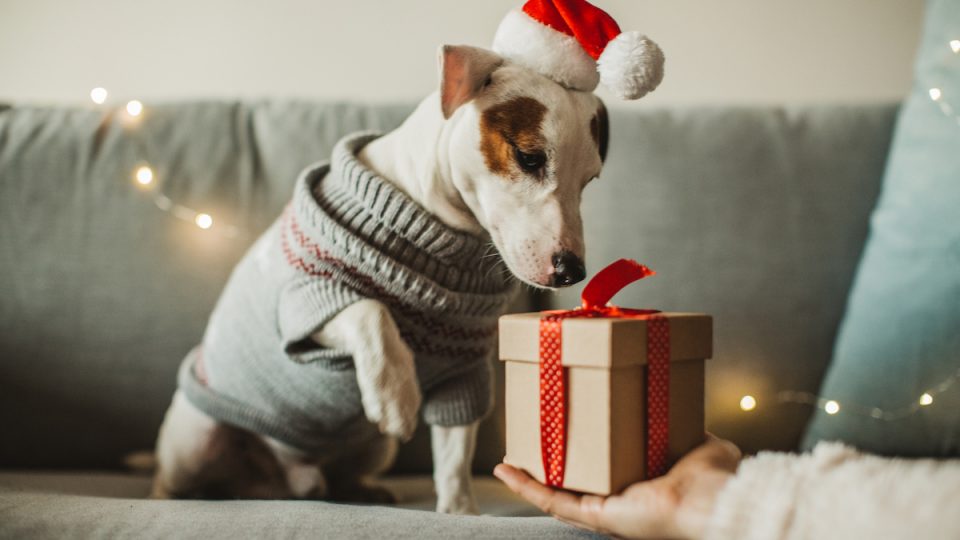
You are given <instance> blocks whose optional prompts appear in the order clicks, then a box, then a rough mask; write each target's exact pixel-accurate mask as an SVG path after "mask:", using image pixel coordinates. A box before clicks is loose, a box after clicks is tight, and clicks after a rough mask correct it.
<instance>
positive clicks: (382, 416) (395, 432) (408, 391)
mask: <svg viewBox="0 0 960 540" xmlns="http://www.w3.org/2000/svg"><path fill="white" fill-rule="evenodd" d="M395 390H396V391H395V392H390V395H386V396H382V397H381V398H380V399H378V400H377V401H378V403H377V404H376V405H373V406H372V407H370V409H372V410H369V411H367V419H368V420H370V421H371V422H373V423H374V424H376V425H377V428H378V429H379V430H380V433H383V434H384V435H388V436H391V437H396V438H398V439H400V440H401V441H408V440H410V437H412V436H413V432H414V431H415V430H416V429H417V417H418V415H419V413H420V402H421V400H422V398H421V396H420V388H418V387H417V382H416V380H413V381H410V382H405V383H403V384H400V385H398V388H396V389H395Z"/></svg>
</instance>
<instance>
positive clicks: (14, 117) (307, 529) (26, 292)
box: [0, 101, 896, 538]
mask: <svg viewBox="0 0 960 540" xmlns="http://www.w3.org/2000/svg"><path fill="white" fill-rule="evenodd" d="M411 110H412V104H402V105H361V104H344V103H308V102H290V101H284V102H280V101H266V102H245V103H235V102H187V103H175V104H158V105H155V106H154V105H151V104H149V103H148V104H147V106H146V108H145V110H144V113H143V114H142V115H141V116H139V117H136V118H131V117H129V116H128V115H126V114H125V113H124V112H123V111H122V109H114V108H95V107H87V108H84V107H73V108H65V107H39V106H13V107H2V108H0V293H2V297H0V298H2V300H0V537H4V538H6V537H9V538H27V537H89V536H98V537H99V536H109V537H137V538H140V537H145V538H152V537H157V538H160V537H165V538H166V537H178V538H180V537H184V538H193V537H197V538H199V537H203V538H212V537H266V536H270V537H273V536H283V537H300V536H321V537H346V536H350V537H377V536H381V535H383V534H389V535H390V536H391V537H400V538H402V537H417V538H422V537H444V538H446V537H453V536H462V537H516V538H523V537H555V538H566V537H582V536H589V535H588V534H587V533H583V532H580V531H578V530H576V529H574V528H571V527H568V526H566V525H564V524H561V523H559V522H556V521H554V520H552V519H551V518H548V517H544V516H542V515H541V514H539V513H538V512H537V511H536V509H535V508H533V507H531V506H530V505H528V504H526V503H524V502H522V501H520V500H518V499H517V498H516V497H514V496H512V495H511V494H509V493H508V492H507V491H506V490H505V489H504V488H503V487H502V486H500V485H499V483H498V482H497V481H495V480H494V479H493V478H492V477H491V476H490V471H491V469H492V467H493V466H494V464H496V463H497V462H498V461H499V459H500V457H502V455H503V417H504V413H503V408H502V375H501V376H500V377H501V378H500V380H499V381H498V398H499V400H500V402H501V403H500V404H499V405H498V407H497V409H496V411H495V412H494V414H492V415H491V416H490V417H489V418H488V419H487V420H486V421H485V422H484V424H483V427H482V430H481V434H480V438H479V439H480V443H479V448H478V452H477V456H476V460H475V463H474V468H475V472H476V473H477V477H478V479H477V488H478V493H479V499H480V501H479V502H480V510H481V512H482V513H483V514H484V515H483V516H479V517H464V516H444V515H437V514H435V513H432V512H430V509H431V507H432V504H433V502H432V500H431V497H432V491H431V484H430V482H429V471H430V457H429V442H428V440H427V439H426V438H425V437H424V433H422V431H423V430H421V432H419V433H418V435H417V436H416V437H415V438H414V440H413V441H412V442H411V443H409V444H407V445H405V446H404V447H403V448H402V450H401V454H400V457H399V459H398V461H397V464H396V466H395V467H394V470H393V472H392V473H391V475H390V476H389V477H388V478H387V479H386V480H385V481H386V483H387V484H388V485H389V486H390V487H392V488H393V489H394V490H395V491H396V492H397V494H398V495H399V498H400V503H399V504H398V505H397V506H395V507H370V506H360V505H343V504H334V503H327V502H301V501H153V500H146V499H145V496H146V494H147V492H148V490H149V482H150V479H149V476H147V475H144V474H142V473H137V472H136V471H131V470H130V469H128V468H127V467H126V466H125V458H126V456H128V455H130V454H131V453H132V452H136V451H140V450H146V449H150V448H151V446H152V444H153V442H154V439H155V437H156V432H157V428H158V426H159V424H160V421H161V418H162V415H163V412H164V410H165V408H166V406H167V405H168V403H169V399H170V396H171V395H172V392H173V389H174V386H175V372H176V369H177V366H178V365H179V362H180V360H181V359H182V358H183V356H184V354H185V353H186V352H187V351H188V350H189V349H190V348H191V347H192V346H193V345H194V344H196V343H197V342H198V340H199V338H200V335H201V333H202V331H203V328H204V324H205V321H206V318H207V316H208V315H209V312H210V309H211V307H212V305H213V303H214V302H215V300H216V298H217V295H218V293H219V291H220V288H221V287H222V285H223V284H224V281H225V279H226V277H227V275H228V273H229V271H230V270H231V268H232V266H233V264H234V263H235V262H236V261H237V260H238V259H239V257H240V256H241V255H242V254H243V252H244V250H245V249H246V248H247V246H248V245H249V244H250V243H251V242H252V241H253V240H254V239H255V238H256V237H257V234H258V233H259V232H260V231H262V230H263V229H264V228H265V227H266V226H267V225H268V224H269V223H270V222H271V220H272V219H273V218H274V217H275V216H276V215H277V214H278V212H279V211H280V209H281V208H282V207H283V205H284V204H285V203H286V201H287V199H288V197H289V196H290V193H291V186H292V183H293V181H294V179H295V177H296V174H297V172H298V171H299V170H301V169H302V168H303V167H305V166H306V165H308V164H310V163H312V162H314V161H317V160H322V159H324V158H325V157H326V156H327V155H328V154H329V151H330V149H331V147H332V146H333V144H334V143H335V142H336V141H337V140H338V138H339V137H341V136H342V135H344V134H346V133H349V132H352V131H356V130H360V129H373V130H381V131H382V130H389V129H390V128H391V127H393V126H396V125H397V124H398V123H399V122H400V121H401V120H402V119H403V118H404V116H405V115H406V114H407V113H408V112H409V111H411ZM895 114H896V105H847V106H808V107H791V108H778V107H770V108H746V107H744V108H737V107H713V108H710V107H707V108H684V109H670V108H668V109H655V108H654V109H651V108H620V109H618V108H613V109H612V111H611V130H612V133H611V145H610V153H609V158H608V162H607V164H606V166H605V168H604V171H603V174H602V175H601V177H600V179H599V180H598V181H596V182H594V183H592V184H591V185H590V186H589V187H588V188H587V191H586V193H585V195H584V202H583V214H584V221H585V227H586V236H587V252H588V255H587V266H588V272H592V271H596V270H597V269H599V268H600V267H602V266H603V265H605V264H606V263H608V262H610V261H612V260H614V259H616V258H620V257H631V258H636V259H638V260H640V261H642V262H644V263H646V264H648V265H649V266H651V267H653V268H654V269H656V270H657V271H658V276H657V277H655V278H653V279H649V280H645V281H644V282H643V283H640V284H637V285H634V286H632V287H630V288H629V289H628V290H626V291H624V292H622V293H621V294H620V295H619V296H618V297H617V298H615V299H614V300H615V302H616V303H618V304H620V305H627V306H633V307H656V308H660V309H665V310H687V311H690V310H696V311H704V312H708V313H711V314H713V315H714V316H715V355H714V358H713V359H712V360H710V361H709V362H708V368H707V402H706V403H707V405H706V408H707V423H708V429H710V430H711V431H713V432H714V433H716V434H718V435H720V436H722V437H726V438H729V439H732V440H733V441H734V442H736V443H737V444H739V445H740V446H741V447H742V448H743V449H744V450H746V451H748V452H755V451H757V450H760V449H777V450H793V449H796V448H797V445H798V442H799V440H800V438H801V435H802V433H803V430H804V427H805V425H806V421H807V419H808V417H809V415H810V413H811V410H810V407H809V406H807V405H804V404H797V403H779V402H778V401H777V399H776V397H777V396H778V395H779V393H780V392H781V391H784V390H791V391H801V392H816V391H817V389H818V388H819V386H820V382H821V378H822V376H823V373H824V371H825V370H826V367H827V364H828V362H829V359H830V354H831V347H832V345H833V342H834V339H835V334H836V331H837V327H838V323H839V321H840V319H841V316H842V315H843V310H844V305H845V300H846V297H847V293H848V289H849V288H850V284H851V280H852V278H853V275H854V271H855V268H856V265H857V261H858V260H859V257H860V254H861V251H862V249H863V245H864V241H865V239H866V237H867V232H868V221H869V215H870V211H871V209H872V208H873V207H874V204H875V202H876V199H877V196H878V193H879V189H880V181H881V177H882V173H883V167H884V162H885V158H886V155H887V148H888V145H889V144H890V138H891V132H892V129H893V124H894V118H895ZM142 165H149V167H151V169H152V171H153V172H154V181H153V182H152V184H151V185H152V186H153V187H152V189H153V190H151V189H148V188H143V187H142V186H138V184H137V183H136V182H135V181H134V178H133V175H134V171H135V170H136V169H137V168H138V167H140V166H142ZM156 190H159V191H156ZM161 193H162V196H161ZM165 201H166V202H165ZM184 208H189V209H192V210H195V211H201V212H204V213H206V214H209V215H210V216H211V217H212V220H213V224H212V226H211V227H210V228H209V229H206V230H204V229H201V228H199V227H198V226H197V224H196V222H195V220H194V217H195V216H194V214H191V213H190V211H189V210H184ZM578 293H579V288H574V290H565V291H562V292H559V293H538V292H536V291H532V290H530V289H524V291H523V292H522V294H521V296H520V298H519V299H518V302H517V305H516V306H515V309H517V310H528V309H545V308H552V307H571V306H574V305H576V304H578V300H577V295H578ZM498 372H499V370H498ZM748 394H749V395H752V396H754V397H755V398H756V400H757V407H756V409H754V410H752V411H743V410H741V409H740V407H739V400H740V398H741V396H743V395H748Z"/></svg>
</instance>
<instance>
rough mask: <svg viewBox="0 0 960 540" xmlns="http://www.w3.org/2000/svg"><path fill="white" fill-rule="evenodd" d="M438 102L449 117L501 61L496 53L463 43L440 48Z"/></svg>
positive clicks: (481, 88)
mask: <svg viewBox="0 0 960 540" xmlns="http://www.w3.org/2000/svg"><path fill="white" fill-rule="evenodd" d="M439 56H440V105H441V107H442V108H443V117H444V118H450V116H452V115H453V113H454V111H456V110H457V108H459V107H460V106H461V105H463V104H464V103H466V102H468V101H470V100H471V99H473V98H474V97H476V95H477V94H478V93H480V91H481V90H483V88H484V87H485V86H486V85H487V84H489V82H490V74H491V73H493V72H494V70H496V69H497V67H499V66H500V64H502V63H503V58H502V57H500V55H498V54H496V53H494V52H492V51H488V50H486V49H480V48H477V47H468V46H466V45H444V46H442V47H440V54H439Z"/></svg>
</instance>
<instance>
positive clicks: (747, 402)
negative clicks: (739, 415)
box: [740, 396, 757, 411]
mask: <svg viewBox="0 0 960 540" xmlns="http://www.w3.org/2000/svg"><path fill="white" fill-rule="evenodd" d="M756 408H757V400H756V398H754V397H753V396H743V397H742V398H740V410H742V411H752V410H754V409H756Z"/></svg>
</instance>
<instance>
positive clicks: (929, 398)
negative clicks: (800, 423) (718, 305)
mask: <svg viewBox="0 0 960 540" xmlns="http://www.w3.org/2000/svg"><path fill="white" fill-rule="evenodd" d="M958 381H960V369H957V370H956V371H954V372H953V373H952V374H950V376H949V377H947V378H946V379H944V380H942V381H940V383H939V384H936V385H934V386H932V387H930V388H928V389H927V391H925V392H923V393H922V394H920V396H919V397H918V398H917V399H915V400H913V401H912V402H911V403H909V404H906V405H904V406H902V407H898V408H894V409H881V408H879V407H868V406H864V405H860V404H857V403H849V402H844V403H843V404H842V406H841V402H840V401H837V400H835V399H829V398H825V397H821V396H818V395H816V394H811V393H809V392H797V391H792V390H787V391H783V392H780V393H779V394H777V401H778V402H780V403H794V404H801V405H812V406H815V407H817V408H819V409H823V411H824V412H826V413H827V414H829V415H831V416H832V415H836V414H840V413H841V411H842V413H843V414H852V415H857V416H865V417H868V418H873V419H874V420H884V421H893V420H902V419H904V418H906V417H908V416H910V415H912V414H915V413H916V412H917V411H919V410H920V409H922V408H924V407H929V406H931V405H933V404H934V403H935V402H936V397H937V396H938V395H940V394H942V393H944V392H947V391H948V390H950V389H951V388H952V387H953V386H954V385H955V384H956V383H957V382H958ZM750 405H752V406H750ZM756 406H757V401H756V399H755V398H754V397H753V396H750V395H746V396H743V397H742V398H740V409H742V410H743V411H752V410H753V409H755V408H756Z"/></svg>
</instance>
